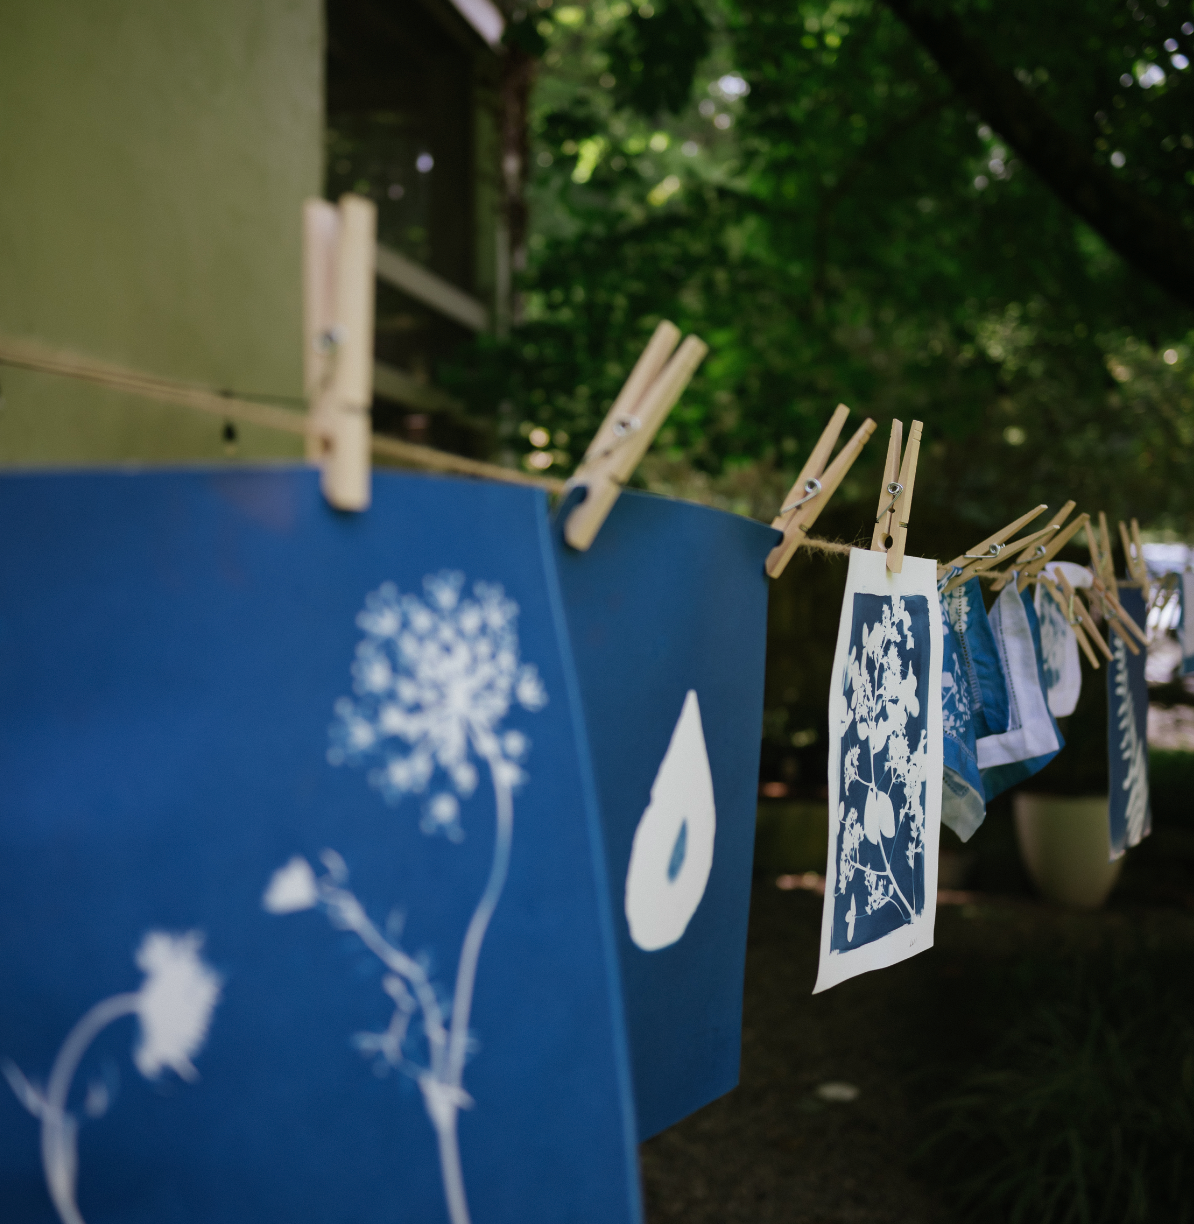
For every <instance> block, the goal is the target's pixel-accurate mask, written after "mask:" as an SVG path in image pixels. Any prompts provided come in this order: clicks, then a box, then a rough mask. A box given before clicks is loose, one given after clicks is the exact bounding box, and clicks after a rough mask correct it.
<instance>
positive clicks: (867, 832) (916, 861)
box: [831, 593, 930, 951]
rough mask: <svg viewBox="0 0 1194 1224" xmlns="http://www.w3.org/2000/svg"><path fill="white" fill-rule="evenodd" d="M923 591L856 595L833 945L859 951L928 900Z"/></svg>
mask: <svg viewBox="0 0 1194 1224" xmlns="http://www.w3.org/2000/svg"><path fill="white" fill-rule="evenodd" d="M928 602H929V601H928V600H927V599H925V598H924V596H920V595H915V596H899V595H895V596H883V595H869V594H861V593H856V594H855V596H854V606H853V619H852V624H851V630H850V632H851V637H850V654H849V660H848V665H847V668H846V674H845V676H844V677H843V682H844V685H845V695H846V700H847V714H846V717H845V720H844V723H843V724H842V725H840V726H839V727H838V728H837V729H836V730H837V734H838V735H839V737H840V739H841V758H840V759H841V768H842V775H841V784H840V791H839V795H840V801H839V803H838V811H837V813H836V816H837V819H836V821H835V822H834V826H835V833H834V838H835V843H834V846H833V853H834V856H835V859H836V862H837V885H836V890H835V895H834V911H833V932H832V938H831V947H832V948H833V949H834V950H835V951H845V950H847V949H849V948H857V947H860V946H861V945H863V944H866V943H869V942H871V941H873V940H876V939H879V938H881V937H882V936H884V935H886V934H887V933H888V932H889V931H892V930H895V929H896V928H898V927H900V926H904V925H907V924H908V923H910V922H911V921H912V920H913V918H914V917H916V916H917V915H919V914H920V913H922V912H923V909H924V904H925V861H924V855H925V802H926V777H927V772H928V756H929V743H928V739H929V732H928V701H929V696H930V694H929V660H930V645H929V614H930V613H929V606H928Z"/></svg>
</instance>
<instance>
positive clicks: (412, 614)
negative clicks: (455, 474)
mask: <svg viewBox="0 0 1194 1224" xmlns="http://www.w3.org/2000/svg"><path fill="white" fill-rule="evenodd" d="M463 585H464V575H463V574H459V573H451V572H445V573H441V574H437V575H434V576H432V577H428V578H427V579H425V581H424V584H423V586H424V592H425V598H424V599H419V598H418V597H417V596H415V595H400V594H399V592H398V589H397V587H395V586H394V584H393V583H389V582H387V583H385V584H384V585H383V586H381V587H380V588H379V589H378V590H377V591H375V592H374V593H373V594H371V595H370V596H369V597H368V598H367V599H366V601H365V608H364V611H362V612H361V614H360V615H359V616H358V617H357V624H358V626H359V627H360V628H361V629H362V630H363V631H364V633H365V637H364V639H363V640H362V641H361V643H360V645H359V646H358V647H357V657H356V660H355V661H354V663H353V668H352V673H353V681H354V683H353V688H354V691H355V694H356V696H355V697H343V698H341V699H340V700H339V701H338V702H337V703H336V708H335V712H336V721H335V722H334V723H333V724H332V728H331V745H330V747H329V748H328V760H329V761H330V762H331V763H332V764H333V765H340V764H344V763H348V764H358V763H361V762H369V763H370V764H372V765H373V766H374V768H373V770H372V771H371V772H370V774H369V780H370V782H372V783H373V785H374V786H376V787H377V788H378V789H379V790H380V791H381V793H382V794H383V795H384V796H385V798H386V799H387V801H389V802H390V803H397V802H399V801H400V800H401V799H402V798H403V797H404V796H406V795H422V794H425V793H427V791H428V789H429V787H430V785H431V783H432V780H433V778H434V776H435V774H436V771H437V769H438V770H439V771H441V773H442V775H443V777H444V778H445V779H446V781H447V783H448V786H449V787H450V789H449V790H440V791H438V792H436V793H434V794H432V795H431V796H430V798H429V799H428V801H427V802H426V803H425V805H424V815H423V824H422V828H423V830H424V832H428V833H430V832H434V831H436V830H442V831H443V832H444V833H445V834H446V835H447V836H448V837H449V838H450V839H451V840H453V841H459V840H460V839H461V838H462V837H463V836H464V833H463V828H462V826H461V824H460V802H459V800H461V799H467V798H469V797H470V796H471V795H472V793H473V791H474V790H476V787H477V781H478V774H477V768H476V765H475V764H474V763H473V760H472V757H473V755H475V756H476V757H477V758H479V759H480V760H482V761H484V762H485V763H486V764H487V765H488V766H489V769H490V771H491V773H492V776H493V780H494V782H495V784H500V785H502V786H504V787H507V788H513V787H515V786H517V785H518V783H519V782H521V781H522V779H523V774H522V768H521V765H520V762H521V761H522V759H523V757H524V756H525V755H526V751H527V749H528V747H529V746H530V745H529V744H528V742H527V739H526V737H525V736H524V735H523V734H522V733H521V732H519V731H507V732H505V733H504V734H499V732H498V724H499V723H500V722H501V720H502V719H503V718H504V717H505V716H506V713H507V711H508V710H509V708H510V705H511V704H512V703H513V702H517V704H519V705H521V706H522V707H523V708H524V709H527V710H538V709H541V708H542V707H543V705H545V704H546V701H547V697H546V694H545V693H544V691H543V684H542V682H541V681H540V679H539V673H538V672H537V671H536V669H535V667H534V665H533V664H524V663H520V662H519V658H518V633H517V629H516V624H517V619H518V605H517V604H516V603H514V602H513V600H510V599H507V598H506V596H505V593H504V592H503V590H502V588H501V587H500V586H495V585H492V584H490V583H485V582H478V583H476V584H475V585H474V586H473V598H471V599H470V598H467V597H465V598H461V588H462V587H463Z"/></svg>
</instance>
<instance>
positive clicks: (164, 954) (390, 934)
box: [0, 467, 769, 1224]
mask: <svg viewBox="0 0 1194 1224" xmlns="http://www.w3.org/2000/svg"><path fill="white" fill-rule="evenodd" d="M690 509H701V508H700V507H690ZM0 510H2V512H3V519H4V521H5V523H7V524H8V525H9V527H10V530H9V531H8V532H7V533H5V534H4V536H3V538H2V539H0V570H2V571H3V573H4V574H5V575H6V578H7V579H8V581H9V584H10V588H11V589H10V590H9V591H8V594H7V596H6V599H5V605H4V632H3V633H0V776H2V777H3V778H4V780H5V790H4V795H5V801H4V803H2V804H0V984H2V988H0V1221H2V1224H18V1221H19V1222H20V1224H35V1222H36V1224H115V1222H117V1221H119V1222H121V1224H159V1222H161V1224H164V1222H166V1221H169V1222H170V1224H212V1221H217V1220H218V1221H219V1222H220V1224H261V1222H262V1221H275V1220H278V1221H307V1220H312V1221H314V1220H318V1221H349V1220H352V1221H361V1222H365V1221H369V1222H371V1224H390V1222H398V1221H417V1222H418V1224H462V1222H463V1221H464V1220H466V1219H469V1220H471V1221H472V1222H473V1224H559V1221H563V1220H568V1221H574V1222H575V1224H598V1222H600V1224H642V1208H641V1195H640V1191H639V1173H638V1161H637V1139H638V1136H637V1133H636V1127H635V1113H634V1110H635V1097H634V1095H633V1081H632V1069H631V1062H630V1053H629V1047H628V1041H627V1034H626V1020H625V1015H626V1009H625V1007H624V1005H623V993H622V985H621V980H620V975H619V973H618V959H617V955H618V945H617V943H616V935H615V927H614V919H615V912H612V911H611V907H610V888H609V885H608V875H607V872H606V868H605V862H606V860H605V855H604V852H603V846H602V835H603V834H602V826H601V822H600V810H599V807H598V794H597V790H596V787H595V785H594V782H593V778H592V769H591V765H590V761H591V756H590V748H589V735H588V733H587V731H586V729H585V719H584V713H583V710H582V708H581V704H580V697H579V694H580V691H581V688H580V683H579V680H578V676H577V671H576V668H575V665H574V663H573V653H572V647H571V636H570V633H571V631H570V629H569V626H568V624H567V622H566V620H565V618H564V615H563V608H562V600H561V594H560V585H559V579H558V570H557V567H556V560H555V555H554V552H553V549H552V547H551V540H550V527H551V523H550V508H549V506H548V502H547V497H546V495H545V494H544V493H543V492H542V491H541V490H538V489H529V488H520V487H517V486H511V485H497V484H492V483H482V482H480V481H464V480H451V479H446V478H444V479H440V478H429V477H424V476H414V475H409V474H405V473H394V472H377V473H376V474H375V476H374V481H373V501H372V505H371V506H370V508H369V510H368V511H367V512H365V513H362V514H354V515H347V514H342V513H340V512H338V511H335V510H333V509H332V508H331V507H329V506H328V504H327V502H326V500H325V499H324V497H323V495H322V492H321V490H320V483H319V472H318V470H317V469H314V468H307V467H296V468H289V467H268V468H261V469H255V468H252V467H245V468H237V469H236V470H231V469H227V470H215V469H211V470H208V469H202V470H195V471H181V470H156V471H149V470H147V471H136V472H125V471H110V472H103V471H89V472H70V473H27V474H21V475H14V474H12V473H10V474H8V475H6V476H0ZM724 517H726V518H729V517H730V516H728V515H726V516H724ZM736 521H737V520H736ZM742 521H743V522H745V520H742ZM746 525H747V526H748V527H749V528H751V529H752V530H754V531H756V532H757V533H758V534H759V535H762V536H764V537H765V536H767V535H768V534H769V529H767V528H763V527H762V526H760V525H758V524H755V523H747V524H746ZM643 551H644V554H646V555H648V556H649V555H650V553H651V550H650V549H649V548H647V547H644V550H643ZM765 555H766V554H765V552H761V553H760V552H757V551H756V553H755V559H756V564H755V566H754V567H753V568H754V570H756V571H757V575H758V582H759V584H760V585H762V584H764V583H765V581H766V579H765V578H764V577H763V574H762V559H763V557H764V556H765ZM743 573H746V569H745V561H744V562H743ZM465 576H467V577H465ZM478 580H483V581H478ZM706 581H709V580H708V579H706ZM499 584H500V585H499ZM764 607H765V605H764ZM63 609H84V610H85V613H86V614H85V615H64V612H63ZM728 619H729V621H730V623H731V624H732V625H734V626H735V632H736V633H738V634H741V633H742V630H741V626H740V624H739V623H738V621H737V620H735V618H734V617H732V616H731V617H729V618H728ZM661 623H666V622H661ZM758 642H759V653H760V656H761V643H762V633H761V631H760V633H759V634H758ZM737 658H739V659H740V658H741V656H737ZM727 670H729V669H728V668H727ZM761 670H762V667H761V658H760V660H759V671H760V673H761ZM760 688H761V679H760ZM681 696H683V694H681ZM704 696H705V689H704V688H703V687H702V689H701V699H702V715H703V714H704ZM714 699H715V700H711V702H710V704H711V705H717V706H721V705H724V704H729V703H726V702H725V700H724V698H723V697H722V696H721V695H720V693H719V692H717V691H716V690H714ZM678 709H679V703H677V706H676V710H677V711H678ZM735 716H737V717H739V718H740V717H741V716H740V714H739V707H738V706H735V705H731V707H730V709H729V711H728V712H727V714H726V715H725V717H726V718H727V719H729V718H731V717H735ZM714 717H715V716H711V717H710V723H709V725H717V724H714V722H713V718H714ZM672 721H673V722H674V721H675V712H673V715H672ZM755 732H756V733H755V735H754V737H753V740H754V745H753V747H754V751H755V752H756V753H757V750H758V734H757V725H756V728H755ZM743 739H744V740H745V739H746V735H745V733H744V734H743ZM719 749H720V739H719V740H717V741H714V740H713V738H712V737H710V743H709V754H710V757H711V759H713V765H714V767H715V768H720V769H722V770H724V768H725V766H724V757H720V758H715V753H717V752H718V751H719ZM654 764H655V765H658V758H656V760H655V762H654ZM748 767H749V768H750V769H751V772H752V781H753V780H755V779H757V776H758V769H757V756H756V757H755V758H751V759H748V760H747V761H746V762H745V763H744V765H743V770H745V769H747V768H748ZM729 810H731V811H733V810H735V809H733V808H730V809H729ZM721 812H722V806H721V796H720V794H719V796H718V816H719V817H720V816H721ZM749 832H750V830H749V828H748V829H747V834H746V837H747V846H748V847H749ZM718 833H719V836H720V829H719V830H718ZM693 836H694V835H693V830H692V822H691V819H690V820H689V829H688V842H687V848H688V853H689V854H692V852H693ZM716 871H717V868H716V867H715V869H714V876H716ZM745 878H746V884H747V887H749V880H750V876H749V859H747V873H746V877H745ZM708 905H709V897H706V899H705V901H704V902H702V906H700V907H698V912H697V916H696V921H700V920H702V918H703V912H702V911H703V907H707V906H708ZM742 908H743V915H744V917H743V922H744V923H745V910H746V905H745V902H744V903H743V907H742ZM716 916H717V917H718V918H719V919H720V916H721V911H720V910H719V911H717V915H716ZM616 917H617V918H618V920H619V921H620V922H621V913H620V911H619V912H617V913H616ZM622 925H624V923H622ZM684 942H685V941H684V940H681V941H680V943H681V944H683V943H684ZM702 952H703V953H705V961H706V964H708V963H709V962H711V961H712V960H713V957H712V956H711V955H709V954H708V952H707V950H706V949H705V947H704V946H702ZM667 954H668V952H667V950H665V951H664V952H663V953H655V954H652V955H655V956H666V955H667ZM645 955H646V954H644V956H645ZM710 976H711V972H709V971H707V972H706V975H705V979H706V980H708V978H709V977H710ZM738 998H739V999H740V998H741V982H740V981H739V983H738ZM735 1036H736V1034H735ZM726 1044H728V1040H727V1043H726Z"/></svg>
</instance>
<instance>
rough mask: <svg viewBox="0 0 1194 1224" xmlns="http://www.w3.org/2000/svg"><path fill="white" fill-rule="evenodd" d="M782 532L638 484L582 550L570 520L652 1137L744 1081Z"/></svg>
mask: <svg viewBox="0 0 1194 1224" xmlns="http://www.w3.org/2000/svg"><path fill="white" fill-rule="evenodd" d="M570 509H571V504H570V503H568V502H565V503H564V504H563V505H562V506H561V508H560V512H559V519H560V521H561V522H562V521H563V520H564V519H566V517H567V515H568V513H569V511H570ZM779 539H780V535H779V533H778V532H776V531H774V530H772V528H770V527H765V526H763V525H761V524H759V523H755V522H752V521H751V520H749V519H745V518H742V517H741V516H739V515H733V514H725V513H723V512H721V511H718V510H712V509H709V508H707V507H704V506H696V505H692V504H689V503H685V502H678V501H672V500H669V499H665V498H660V497H654V496H652V495H650V494H646V493H636V492H630V491H627V492H624V493H623V494H622V495H621V496H620V497H619V498H618V501H617V503H616V504H615V505H614V508H613V510H612V512H611V513H610V515H609V518H608V519H607V520H606V521H605V523H604V524H603V525H602V528H601V531H600V532H599V533H598V535H597V538H596V539H595V541H594V542H593V545H592V547H591V548H590V549H589V550H588V551H587V552H583V553H582V552H576V551H574V550H573V549H570V548H568V547H567V546H566V545H565V544H564V543H563V541H562V539H561V538H559V533H557V540H556V554H557V564H558V567H559V572H560V580H561V586H562V589H563V594H564V608H565V614H566V617H567V621H568V626H569V629H570V636H571V641H572V649H573V654H574V658H575V661H576V668H577V672H578V674H579V677H580V687H581V693H582V697H583V702H584V710H585V720H586V725H587V728H588V736H589V742H590V744H591V748H592V759H593V767H594V771H595V774H596V779H597V789H598V794H599V796H600V802H601V813H602V829H603V833H604V839H605V850H606V858H607V862H608V863H609V887H610V904H611V909H612V910H613V914H614V927H615V930H616V932H617V937H618V951H619V958H620V962H621V971H622V982H623V993H624V997H625V1000H626V1015H627V1025H628V1029H629V1035H630V1052H631V1057H632V1060H633V1067H634V1090H635V1101H636V1106H637V1116H638V1134H639V1137H640V1138H641V1139H646V1138H648V1137H649V1136H651V1135H653V1134H655V1133H657V1132H658V1131H660V1130H662V1129H664V1127H667V1126H670V1125H671V1124H672V1123H674V1122H676V1121H678V1120H679V1119H680V1118H682V1117H684V1116H685V1115H686V1114H689V1113H691V1112H692V1111H693V1110H695V1109H698V1108H699V1107H700V1106H702V1105H704V1104H706V1103H707V1102H709V1101H711V1100H713V1099H714V1098H715V1097H718V1096H720V1095H721V1094H722V1093H724V1092H727V1091H728V1090H729V1089H731V1088H732V1087H733V1086H734V1085H735V1084H736V1083H737V1082H738V1066H739V1056H740V1050H741V1027H742V988H743V974H744V970H745V959H746V928H747V920H748V916H749V909H750V886H751V870H752V857H753V850H754V829H755V814H756V810H757V804H758V770H759V746H760V739H761V730H762V716H763V680H764V664H765V653H766V636H767V593H768V585H769V584H768V579H767V577H766V575H765V573H764V571H763V564H764V562H765V560H766V557H767V554H768V552H770V550H771V549H772V548H773V547H774V546H775V544H776V543H777V542H778V540H779Z"/></svg>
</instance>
